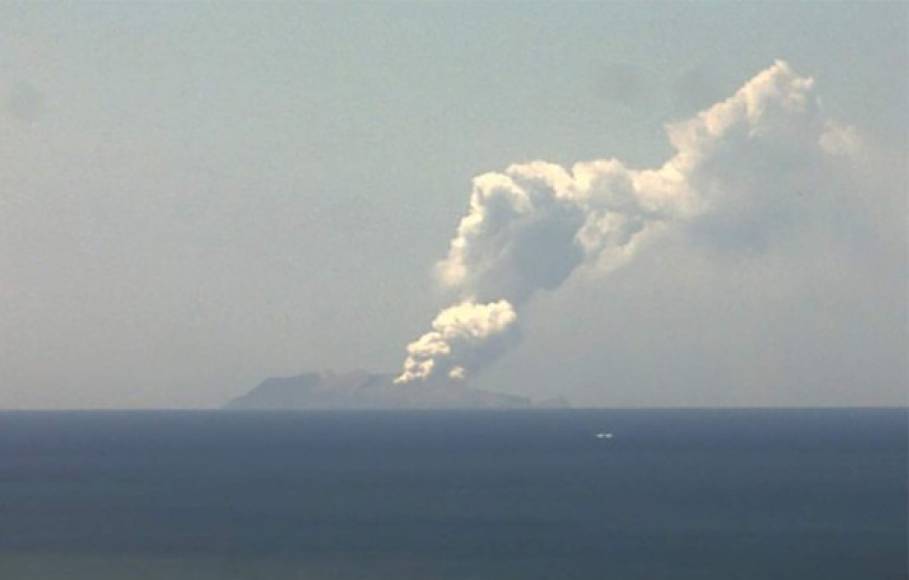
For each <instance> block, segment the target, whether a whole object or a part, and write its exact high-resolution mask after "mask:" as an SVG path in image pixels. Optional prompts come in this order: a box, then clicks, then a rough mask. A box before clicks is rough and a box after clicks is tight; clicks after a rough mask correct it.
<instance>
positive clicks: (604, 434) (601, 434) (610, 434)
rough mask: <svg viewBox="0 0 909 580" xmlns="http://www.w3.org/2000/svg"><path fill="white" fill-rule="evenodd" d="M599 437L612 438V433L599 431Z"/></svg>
mask: <svg viewBox="0 0 909 580" xmlns="http://www.w3.org/2000/svg"><path fill="white" fill-rule="evenodd" d="M597 439H612V433H597Z"/></svg>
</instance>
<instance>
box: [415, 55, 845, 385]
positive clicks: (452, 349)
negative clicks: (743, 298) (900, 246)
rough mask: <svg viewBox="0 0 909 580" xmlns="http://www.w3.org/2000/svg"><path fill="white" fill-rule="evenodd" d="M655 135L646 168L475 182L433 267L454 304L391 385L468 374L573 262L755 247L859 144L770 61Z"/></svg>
mask: <svg viewBox="0 0 909 580" xmlns="http://www.w3.org/2000/svg"><path fill="white" fill-rule="evenodd" d="M667 134H668V138H669V141H670V143H671V144H672V146H673V147H674V149H675V154H674V155H673V156H672V157H671V158H670V159H669V160H668V161H667V162H666V163H664V164H663V165H662V166H661V167H659V168H657V169H635V168H630V167H628V166H626V165H625V164H624V163H622V162H621V161H620V160H617V159H602V160H595V161H588V162H581V163H576V164H575V165H574V166H572V167H571V168H570V169H566V168H564V167H562V166H559V165H556V164H552V163H546V162H542V161H535V162H531V163H524V164H516V165H512V166H510V167H508V168H507V169H506V170H505V171H504V172H501V173H498V172H494V173H487V174H484V175H480V176H478V177H476V178H475V179H474V180H473V189H472V192H471V195H470V206H469V210H468V212H467V215H465V216H464V217H463V219H462V220H461V222H460V224H459V226H458V229H457V232H456V234H455V236H454V238H453V239H452V241H451V245H450V248H449V251H448V255H447V256H446V257H445V258H444V259H443V260H442V261H441V262H440V263H439V264H438V265H437V275H438V277H439V280H440V281H441V283H442V284H443V285H444V286H446V287H448V288H450V289H451V290H453V291H454V292H455V293H456V294H457V295H459V296H460V302H459V304H457V305H455V306H453V307H451V308H448V309H445V310H443V311H442V312H441V313H440V314H439V316H438V317H437V318H436V319H435V321H434V322H433V330H432V331H431V332H429V333H427V334H425V335H423V336H422V337H421V338H419V339H418V340H416V341H415V342H413V343H411V344H410V345H409V346H408V347H407V351H408V357H407V360H406V362H405V365H404V372H403V373H402V374H401V376H400V377H399V381H402V382H408V381H414V380H428V379H433V378H437V377H438V378H444V377H447V378H448V379H462V378H465V377H467V376H469V375H470V374H471V373H473V372H475V371H476V370H477V369H478V368H480V367H482V366H484V365H486V364H488V363H489V362H490V361H491V360H494V359H495V358H496V357H498V356H500V355H501V354H502V353H503V352H504V351H505V350H506V348H507V347H508V346H510V345H511V344H513V343H514V342H515V340H516V337H517V323H518V321H517V314H516V312H517V311H518V310H520V308H521V306H522V305H523V304H524V303H526V302H527V300H528V299H529V298H530V297H531V296H533V294H534V293H536V292H537V291H539V290H554V289H556V288H558V287H559V286H560V285H561V284H562V283H563V282H564V281H565V280H566V279H567V278H568V277H569V276H570V275H571V274H572V273H573V272H575V271H576V270H578V269H579V268H590V269H593V270H597V271H600V272H604V273H608V272H610V271H612V270H614V269H615V268H618V267H620V266H622V265H623V264H625V263H626V262H627V261H628V260H630V259H632V258H633V257H634V256H635V254H636V252H638V251H639V249H640V248H642V247H643V246H645V245H647V244H649V243H652V242H654V241H655V240H657V239H659V238H660V237H661V236H662V235H663V234H665V233H666V232H667V231H670V230H671V229H673V228H685V231H686V232H688V233H689V234H691V235H692V236H693V237H695V238H700V239H704V240H709V241H710V242H711V243H716V244H719V245H722V246H733V247H740V246H758V247H760V246H762V245H765V244H767V243H768V241H769V239H770V238H772V237H773V236H777V235H780V232H782V231H783V230H784V229H785V228H787V227H790V226H791V225H792V224H798V223H799V222H800V220H802V219H803V215H804V214H805V213H806V212H810V208H811V207H812V206H813V205H815V204H816V203H818V199H819V198H821V197H823V196H824V195H825V194H826V187H827V185H828V184H829V182H830V176H831V175H832V174H834V173H835V165H836V160H837V158H839V157H841V156H842V155H848V154H852V153H853V152H854V151H855V150H856V149H857V148H858V147H859V146H860V144H859V142H858V138H857V136H856V135H855V133H854V131H850V130H848V129H845V128H841V126H840V125H837V124H835V123H834V122H833V121H831V120H830V119H827V118H826V117H825V116H824V115H823V112H822V110H821V107H820V105H819V102H818V100H817V98H816V97H815V95H814V81H813V80H812V79H811V78H807V77H803V76H800V75H798V74H797V73H796V72H794V71H793V70H792V68H791V67H790V66H789V65H788V64H787V63H785V62H783V61H777V62H776V63H774V64H773V65H772V66H771V67H770V68H768V69H766V70H764V71H763V72H761V73H759V74H758V75H757V76H755V77H754V78H753V79H751V80H750V81H748V82H747V83H746V84H745V85H744V86H743V87H742V88H741V89H739V90H738V91H737V92H736V93H735V95H733V96H732V97H730V98H729V99H727V100H725V101H722V102H720V103H717V104H715V105H713V106H712V107H710V108H709V109H707V110H705V111H703V112H700V113H698V114H697V115H696V116H694V117H693V118H691V119H689V120H687V121H684V122H680V123H675V124H672V125H669V126H668V127H667Z"/></svg>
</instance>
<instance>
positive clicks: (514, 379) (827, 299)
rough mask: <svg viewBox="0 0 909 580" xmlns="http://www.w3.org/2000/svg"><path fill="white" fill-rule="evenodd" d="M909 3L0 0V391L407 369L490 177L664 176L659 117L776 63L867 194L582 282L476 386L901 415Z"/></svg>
mask: <svg viewBox="0 0 909 580" xmlns="http://www.w3.org/2000/svg"><path fill="white" fill-rule="evenodd" d="M907 22H909V8H907V5H906V4H897V3H894V4H872V3H856V4H846V3H838V4H834V3H813V4H802V5H792V6H789V5H783V4H772V5H771V4H753V5H741V4H738V3H735V4H733V3H729V4H718V3H711V4H681V3H677V4H675V3H674V4H643V3H635V4H568V3H558V4H556V3H553V4H536V3H507V4H506V3H503V4H487V3H470V4H432V5H417V4H392V5H381V4H368V5H360V4H346V3H337V4H333V5H290V4H287V5H271V6H268V5H264V6H263V5H258V4H256V5H252V4H249V5H239V4H234V5H226V4H219V5H212V4H205V5H203V4H195V5H185V4H179V5H178V4H173V3H160V4H145V5H138V4H132V3H123V4H119V5H117V4H104V5H89V4H78V5H75V4H68V5H65V6H61V5H54V4H50V5H45V4H42V5H38V4H4V5H2V6H0V408H43V407H134V406H141V407H185V406H188V407H198V406H212V405H218V404H220V403H222V402H223V401H224V400H226V399H227V398H228V397H231V396H235V395H237V394H240V393H241V392H243V391H245V390H247V389H248V388H249V387H251V386H253V385H254V384H255V383H257V382H259V381H260V380H261V379H263V378H265V377H267V376H273V375H284V374H295V373H298V372H302V371H305V370H311V369H326V368H334V369H339V370H341V369H351V368H356V367H364V368H370V369H377V370H389V371H391V370H397V369H399V368H400V366H401V362H402V360H403V356H404V346H405V345H406V344H407V343H408V342H409V341H411V340H412V339H413V338H414V337H416V336H418V335H420V334H421V333H422V332H423V331H424V330H425V329H426V328H427V326H428V324H429V322H430V321H431V320H432V318H433V316H434V315H435V313H436V312H437V311H438V310H439V308H441V307H444V306H446V305H447V298H446V296H445V295H444V293H442V292H441V291H439V290H438V289H437V288H436V285H435V282H434V280H433V276H432V270H433V265H434V264H435V263H436V262H437V261H438V260H439V259H441V258H443V257H444V256H445V254H446V252H447V251H448V243H449V240H450V239H451V237H452V235H453V233H454V230H455V228H456V227H457V225H458V222H459V220H460V218H461V217H462V215H463V214H464V212H465V210H466V208H467V202H468V195H469V193H470V187H471V186H470V180H471V178H472V177H473V176H475V175H477V174H480V173H483V172H486V171H491V170H501V169H503V168H505V167H506V166H508V165H509V164H511V163H516V162H525V161H530V160H535V159H545V160H548V161H552V162H556V163H560V164H566V165H570V164H571V163H573V162H575V161H581V160H588V159H597V158H608V157H616V158H619V159H621V160H623V162H624V163H625V164H627V165H628V166H630V167H658V166H659V165H660V164H662V163H663V162H664V161H665V160H666V159H667V158H668V157H669V156H670V155H672V153H673V149H672V147H671V146H670V143H669V141H668V139H667V137H666V133H665V129H664V125H665V124H666V123H669V122H672V121H678V120H681V119H685V118H688V117H691V116H692V115H693V114H694V113H696V112H697V111H698V110H700V109H703V108H706V107H708V106H710V105H711V104H713V103H716V102H717V101H720V100H722V99H725V98H727V97H729V96H730V95H732V94H733V93H734V92H735V91H736V90H737V89H738V88H739V87H741V86H742V84H743V83H745V82H746V81H748V80H749V79H750V78H752V77H753V76H754V75H756V74H757V73H759V72H760V71H762V70H764V69H766V68H767V67H769V66H770V65H772V64H773V62H774V60H775V59H785V60H786V61H787V62H788V63H789V64H790V65H791V66H792V68H793V69H794V70H795V71H797V72H798V73H799V74H800V75H804V76H806V77H812V78H814V80H815V83H816V85H815V92H816V94H817V95H818V96H819V98H820V99H821V100H822V103H823V107H824V111H825V113H826V114H829V116H830V117H832V118H835V119H836V120H838V121H839V122H842V123H843V124H844V125H846V126H852V127H853V128H854V132H855V134H856V135H858V136H860V138H861V141H862V143H863V144H864V149H863V150H864V153H863V155H862V157H861V159H862V162H861V163H860V164H859V166H858V167H857V168H856V171H854V172H853V180H852V181H850V187H849V188H847V190H844V191H840V192H838V193H837V195H842V196H848V200H847V201H846V202H843V203H840V202H839V201H835V202H834V201H830V202H829V203H828V201H824V200H822V201H821V202H819V203H820V204H821V205H825V207H826V206H827V205H830V206H831V207H834V206H835V207H837V208H840V209H839V210H838V211H824V212H817V213H818V215H821V217H819V218H817V219H814V220H809V221H810V223H809V224H807V225H805V226H804V227H802V225H801V224H797V225H796V227H795V228H794V230H795V231H797V232H800V233H797V234H792V235H783V236H781V237H780V239H778V240H775V241H774V243H770V244H761V245H760V247H751V246H749V247H747V248H733V249H724V248H722V247H716V245H708V244H699V243H698V241H697V236H688V237H686V239H685V240H684V241H682V242H678V243H675V242H666V243H660V244H655V245H654V246H653V247H650V248H647V249H646V250H645V251H642V252H641V253H640V255H639V256H638V257H637V259H636V260H635V261H633V263H630V264H628V265H626V266H625V267H624V268H622V269H621V270H619V271H616V272H615V273H613V274H612V275H610V276H593V275H583V274H579V275H577V276H572V277H571V278H569V279H568V280H567V281H566V282H565V284H564V285H563V286H562V287H561V288H559V289H557V290H554V291H551V292H543V293H540V294H537V295H535V296H534V297H533V298H532V299H531V300H530V301H529V302H528V303H527V304H526V305H524V306H523V310H522V323H523V332H522V335H523V337H524V338H523V341H522V342H521V343H520V344H519V345H517V347H516V348H514V349H513V350H512V351H511V352H509V353H508V354H506V355H505V356H503V357H502V358H500V359H499V360H497V361H496V362H494V363H493V364H492V365H491V366H490V367H489V368H488V369H487V370H486V372H485V373H484V374H482V375H481V376H479V377H478V378H477V380H476V384H477V385H479V386H483V387H486V388H491V389H498V390H504V391H510V392H521V393H524V394H529V395H532V396H535V397H536V396H540V397H548V396H554V395H565V396H567V397H569V398H571V399H572V400H573V401H574V402H575V403H578V404H597V405H700V406H704V405H751V404H758V405H827V404H830V405H842V404H866V405H878V404H901V403H905V402H906V397H907V394H906V393H907V391H906V389H907V361H906V357H907V354H906V353H907V347H909V340H907V318H906V312H907V308H906V306H907V305H906V288H907V262H906V245H907V240H906V231H907V230H906V222H905V219H906V205H905V199H906V198H905V195H906V185H907V182H906V160H907V132H909V116H907V112H906V111H907V105H909V92H907V83H906V71H907V70H909V29H907ZM823 194H824V192H823V191H822V192H820V195H822V196H823ZM844 199H846V198H845V197H844ZM845 208H848V209H845ZM831 216H832V217H831ZM759 225H760V224H759ZM801 232H808V233H805V234H804V235H802V234H801Z"/></svg>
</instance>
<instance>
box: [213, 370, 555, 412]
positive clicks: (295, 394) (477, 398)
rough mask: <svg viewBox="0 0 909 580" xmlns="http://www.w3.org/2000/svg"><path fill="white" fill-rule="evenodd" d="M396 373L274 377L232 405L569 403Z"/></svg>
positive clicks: (503, 405) (230, 406)
mask: <svg viewBox="0 0 909 580" xmlns="http://www.w3.org/2000/svg"><path fill="white" fill-rule="evenodd" d="M394 377H395V375H393V374H391V373H373V372H367V371H353V372H345V373H335V372H319V373H305V374H301V375H297V376H293V377H282V378H270V379H266V380H265V381H263V382H262V383H261V384H259V386H257V387H255V388H254V389H253V390H251V391H250V392H248V393H247V394H245V395H242V396H240V397H237V398H235V399H232V400H231V401H229V402H228V403H227V404H226V405H225V406H224V408H225V409H228V410H282V409H283V410H334V409H337V410H344V409H351V410H356V409H363V410H366V409H528V408H532V407H546V408H552V407H567V406H568V403H567V401H565V400H564V399H550V400H548V401H544V402H541V403H540V404H538V405H534V403H533V402H532V401H531V400H530V399H529V398H527V397H523V396H520V395H511V394H504V393H494V392H490V391H484V390H480V389H474V388H470V387H468V386H467V385H465V384H464V383H460V382H448V383H445V384H426V383H419V384H415V383H409V384H397V383H395V382H394Z"/></svg>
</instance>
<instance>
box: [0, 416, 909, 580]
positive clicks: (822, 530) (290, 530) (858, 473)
mask: <svg viewBox="0 0 909 580" xmlns="http://www.w3.org/2000/svg"><path fill="white" fill-rule="evenodd" d="M607 432H608V433H612V434H613V436H612V438H606V437H602V438H597V437H596V434H597V433H607ZM0 578H3V579H9V580H24V579H35V580H56V579H66V580H75V579H83V578H84V579H91V580H105V579H112V580H113V579H116V580H129V579H134V578H135V579H139V578H141V579H167V580H180V579H193V580H204V579H215V578H217V579H266V580H281V579H285V578H288V579H290V578H293V579H301V580H303V579H306V580H309V579H312V580H322V579H339V580H347V579H354V578H357V579H360V578H369V579H389V580H391V579H394V580H405V579H418V580H435V579H444V580H449V579H463V580H468V579H469V580H508V579H515V580H518V579H520V580H535V579H547V580H549V579H553V580H561V579H564V580H570V579H585V580H587V579H597V580H599V579H615V580H634V579H647V580H654V579H664V578H665V579H698V580H711V579H716V580H734V579H738V580H745V579H755V580H757V579H760V580H767V579H772V580H781V579H793V580H811V579H817V580H835V579H843V580H846V579H849V580H905V579H906V578H907V411H906V410H905V409H903V410H882V409H877V410H875V409H846V410H782V411H781V410H591V411H587V410H570V411H563V410H551V411H542V410H541V411H509V412H410V413H407V412H400V413H399V412H363V413H355V412H347V413H340V412H339V413H329V412H324V413H292V412H287V413H285V412H224V411H221V412H216V411H212V412H60V413H53V412H34V413H33V412H8V413H0Z"/></svg>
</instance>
